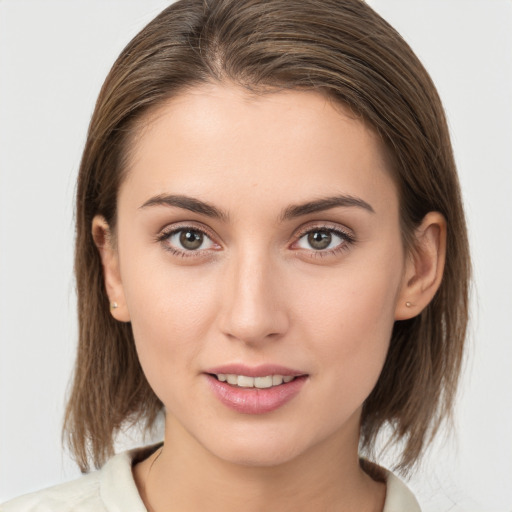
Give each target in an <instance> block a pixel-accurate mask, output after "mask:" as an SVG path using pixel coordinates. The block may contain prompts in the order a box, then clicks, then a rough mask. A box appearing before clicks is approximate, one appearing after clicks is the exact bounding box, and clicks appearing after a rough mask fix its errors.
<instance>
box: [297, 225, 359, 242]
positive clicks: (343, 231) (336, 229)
mask: <svg viewBox="0 0 512 512" xmlns="http://www.w3.org/2000/svg"><path fill="white" fill-rule="evenodd" d="M315 230H316V231H332V232H333V233H338V234H340V235H341V236H343V237H344V238H346V239H347V240H349V241H355V235H354V233H353V231H352V230H351V229H348V228H346V227H343V226H340V225H339V224H333V223H330V222H320V223H318V222H317V223H309V224H306V225H305V226H301V227H300V228H299V229H298V230H297V232H296V233H295V235H294V238H295V240H299V239H300V238H302V237H303V236H304V235H307V234H308V233H311V231H315Z"/></svg>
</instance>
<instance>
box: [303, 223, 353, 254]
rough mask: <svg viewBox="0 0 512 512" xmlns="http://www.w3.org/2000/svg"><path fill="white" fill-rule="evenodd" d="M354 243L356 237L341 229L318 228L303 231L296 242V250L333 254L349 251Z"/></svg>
mask: <svg viewBox="0 0 512 512" xmlns="http://www.w3.org/2000/svg"><path fill="white" fill-rule="evenodd" d="M353 242H354V237H353V235H351V234H350V233H346V232H345V231H342V230H341V229H336V228H328V227H323V226H322V227H317V228H313V229H311V230H309V231H305V232H304V231H303V235H302V236H301V237H300V238H299V239H298V240H297V242H295V244H294V248H296V249H306V250H308V251H310V252H311V253H332V252H337V251H338V250H342V249H347V248H348V247H349V246H350V245H351V244H352V243H353Z"/></svg>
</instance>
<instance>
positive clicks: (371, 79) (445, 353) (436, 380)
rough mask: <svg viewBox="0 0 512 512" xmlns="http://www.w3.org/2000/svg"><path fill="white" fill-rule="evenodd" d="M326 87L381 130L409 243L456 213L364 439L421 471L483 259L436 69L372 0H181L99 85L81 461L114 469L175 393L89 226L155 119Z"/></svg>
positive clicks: (446, 411) (71, 408)
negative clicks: (473, 251) (124, 306)
mask: <svg viewBox="0 0 512 512" xmlns="http://www.w3.org/2000/svg"><path fill="white" fill-rule="evenodd" d="M211 82H215V83H221V84H222V83H228V82H229V83H235V84H237V85H239V86H241V87H244V88H246V89H247V90H250V91H256V92H265V91H268V90H270V91H272V90H282V89H292V90H306V91H308V90H311V91H318V92H321V93H323V94H325V95H327V96H328V97H329V98H332V99H333V100H334V101H335V102H339V103H340V104H342V105H345V106H348V107H349V108H350V109H351V110H352V111H353V112H354V113H355V114H356V116H358V117H359V118H360V119H361V120H362V121H364V122H366V123H367V124H369V125H370V126H371V127H373V129H374V130H375V131H376V132H377V133H378V134H379V136H380V138H381V139H382V141H383V143H384V145H385V147H386V149H387V151H388V153H389V155H390V157H391V169H390V172H391V173H392V175H393V177H394V179H395V182H396V184H397V187H398V196H399V204H400V222H401V230H402V236H403V240H404V247H405V248H408V249H407V250H412V249H411V243H412V242H411V241H412V240H413V233H414V230H415V228H416V227H417V226H418V225H419V224H420V222H421V220H422V219H423V218H424V216H425V215H426V214H427V213H428V212H430V211H438V212H441V213H442V214H443V215H444V217H445V219H446V221H447V247H446V264H445V269H444V276H443V280H442V283H441V285H440V288H439V290H438V292H437V293H436V295H435V297H434V299H433V300H432V301H431V303H430V304H429V305H428V306H427V307H426V308H425V309H424V310H423V311H422V312H421V314H419V315H418V316H416V317H414V318H412V319H410V320H404V321H396V322H395V325H394V328H393V332H392V337H391V342H390V348H389V352H388V354H387V359H386V361H385V364H384V367H383V370H382V372H381V375H380V377H379V379H378V382H377V384H376V386H375V388H374V389H373V391H372V392H371V394H370V396H369V397H368V398H367V400H366V401H365V403H364V405H363V410H362V418H361V440H360V450H361V453H363V454H366V456H369V457H374V449H375V441H376V438H377V435H378V433H379V432H380V431H382V429H383V427H387V428H390V429H391V435H390V442H392V443H396V444H397V445H399V446H400V455H399V457H398V459H397V461H396V464H395V467H394V469H397V470H399V471H401V472H406V471H408V470H410V469H411V468H413V467H414V465H415V464H416V463H417V462H418V460H419V459H420V457H421V455H422V454H423V452H424V451H425V448H426V446H427V445H428V444H429V443H430V442H431V440H432V438H433V436H434V435H435V434H436V432H437V431H438V430H439V427H440V425H441V424H442V423H443V421H444V420H446V419H449V418H450V417H451V411H452V408H453V403H454V397H455V395H456V388H457V382H458V379H459V374H460V370H461V361H462V356H463V348H464V340H465V335H466V325H467V321H468V295H469V278H470V260H469V251H468V241H467V232H466V225H465V220H464V212H463V207H462V200H461V195H460V187H459V183H458V178H457V174H456V169H455V163H454V158H453V153H452V147H451V143H450V137H449V132H448V127H447V123H446V119H445V115H444V111H443V107H442V104H441V101H440V99H439V96H438V94H437V92H436V89H435V87H434V84H433V83H432V81H431V79H430V77H429V75H428V73H427V72H426V70H425V69H424V67H423V66H422V64H421V63H420V61H419V60H418V58H417V57H416V56H415V54H414V53H413V51H412V50H411V49H410V47H409V46H408V45H407V43H406V42H405V41H404V40H403V39H402V37H401V36H400V35H399V34H398V33H397V32H396V31H395V30H394V29H393V28H392V27H391V26H390V25H389V24H388V23H387V22H386V21H385V20H383V19H382V18H381V17H380V16H379V15H378V14H377V13H375V12H374V11H373V10H372V9H371V8H370V7H369V6H368V5H366V4H365V3H364V2H363V1H362V0H243V1H240V0H179V1H177V2H176V3H174V4H172V5H171V6H169V7H168V8H166V9H165V10H164V11H163V12H161V13H160V14H159V15H158V16H157V17H156V18H155V19H154V20H153V21H151V22H150V23H149V24H148V25H147V26H146V27H145V28H144V29H143V30H142V31H141V32H140V33H139V34H138V35H136V36H135V38H134V39H133V40H132V41H131V42H130V43H129V44H128V45H127V46H126V48H125V49H124V50H123V51H122V53H121V55H120V56H119V57H118V59H117V60H116V62H115V63H114V65H113V67H112V69H111V71H110V73H109V74H108V76H107V78H106V80H105V83H104V85H103V87H102V89H101V92H100V94H99V97H98V100H97V103H96V107H95V110H94V113H93V116H92V119H91V122H90V126H89V131H88V136H87V141H86V144H85V149H84V152H83V156H82V160H81V164H80V171H79V176H78V187H77V198H76V247H75V273H76V282H77V294H78V320H79V344H78V354H77V360H76V367H75V371H74V380H73V385H72V389H71V392H70V396H69V401H68V405H67V410H66V415H65V421H64V430H63V433H64V436H65V438H66V440H67V442H68V445H69V447H70V449H71V452H72V453H73V455H74V457H75V459H76V461H77V463H78V464H79V466H80V468H81V469H82V471H86V470H87V469H88V468H89V467H90V463H91V462H92V463H93V464H94V465H95V466H96V467H99V466H101V465H102V464H103V463H104V461H105V460H106V458H108V457H109V456H110V455H112V454H113V452H114V440H115V436H116V434H118V433H119V431H120V430H121V429H122V428H123V426H125V425H135V424H138V425H141V426H142V427H143V429H146V430H147V429H149V428H150V427H151V426H152V425H153V424H154V422H155V419H156V417H157V415H158V413H159V412H160V411H161V410H162V408H163V404H162V403H161V402H160V400H159V399H158V398H157V396H156V395H155V394H154V392H153V390H152V389H151V388H150V386H149V384H148V382H147V380H146V378H145V376H144V373H143V371H142V368H141V366H140V364H139V361H138V358H137V353H136V350H135V344H134V339H133V334H132V329H131V325H130V324H129V323H121V322H118V321H116V320H115V319H113V318H112V316H111V315H110V313H109V300H108V297H107V294H106V291H105V285H104V280H103V270H102V264H101V260H100V256H99V253H98V250H97V248H96V246H95V244H94V240H93V237H92V234H91V225H92V220H93V218H94V216H95V215H97V214H100V215H103V216H104V217H105V219H106V221H107V223H108V224H109V226H110V228H111V230H112V231H115V226H116V199H117V193H118V190H119V186H120V184H121V182H122V180H123V173H124V172H125V171H126V166H127V161H128V158H129V153H130V149H131V148H132V147H133V145H134V137H135V136H136V134H137V130H138V128H139V127H140V125H141V121H142V120H143V119H145V117H146V116H147V115H148V114H149V113H150V112H151V111H153V110H154V109H155V108H158V107H160V106H162V105H163V104H164V103H165V102H166V101H168V100H169V99H170V98H172V97H174V96H176V95H177V94H178V93H181V92H183V91H186V90H187V89H188V88H191V87H194V86H197V85H200V84H204V83H211Z"/></svg>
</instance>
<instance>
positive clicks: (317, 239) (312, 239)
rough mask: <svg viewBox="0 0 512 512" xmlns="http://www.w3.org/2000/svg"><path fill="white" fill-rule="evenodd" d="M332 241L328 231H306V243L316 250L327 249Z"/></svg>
mask: <svg viewBox="0 0 512 512" xmlns="http://www.w3.org/2000/svg"><path fill="white" fill-rule="evenodd" d="M331 242H332V234H331V233H330V232H328V231H311V232H310V233H308V244H309V245H310V246H311V247H312V248H313V249H316V250H322V249H327V247H329V245H330V244H331Z"/></svg>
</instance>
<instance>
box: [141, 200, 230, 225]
mask: <svg viewBox="0 0 512 512" xmlns="http://www.w3.org/2000/svg"><path fill="white" fill-rule="evenodd" d="M149 206H175V207H178V208H183V209H184V210H189V211H191V212H194V213H199V214H201V215H206V216H207V217H211V218H214V219H220V220H224V221H225V220H227V219H228V218H229V215H228V214H227V213H226V212H224V211H222V210H220V209H219V208H217V207H215V206H213V205H211V204H209V203H207V202H206V201H201V200H200V199H196V198H194V197H190V196H183V195H166V194H161V195H159V196H155V197H152V198H151V199H148V200H147V201H146V202H145V203H144V204H143V205H142V206H141V207H140V208H147V207H149Z"/></svg>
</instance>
